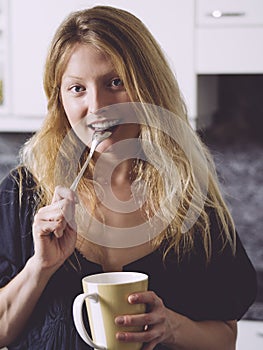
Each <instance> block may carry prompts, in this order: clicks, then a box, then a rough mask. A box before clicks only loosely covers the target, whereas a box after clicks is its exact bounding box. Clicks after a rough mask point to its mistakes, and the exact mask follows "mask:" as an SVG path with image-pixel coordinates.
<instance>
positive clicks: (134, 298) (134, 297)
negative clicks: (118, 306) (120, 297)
mask: <svg viewBox="0 0 263 350" xmlns="http://www.w3.org/2000/svg"><path fill="white" fill-rule="evenodd" d="M138 299H139V297H138V295H137V294H132V295H130V296H129V298H128V300H129V302H130V303H135V302H136V301H138Z"/></svg>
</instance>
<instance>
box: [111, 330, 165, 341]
mask: <svg viewBox="0 0 263 350" xmlns="http://www.w3.org/2000/svg"><path fill="white" fill-rule="evenodd" d="M116 339H117V340H119V341H121V342H128V343H133V342H136V343H151V344H153V343H155V344H158V343H159V340H160V331H159V330H158V328H157V327H154V328H153V329H151V330H147V331H142V332H118V333H117V334H116Z"/></svg>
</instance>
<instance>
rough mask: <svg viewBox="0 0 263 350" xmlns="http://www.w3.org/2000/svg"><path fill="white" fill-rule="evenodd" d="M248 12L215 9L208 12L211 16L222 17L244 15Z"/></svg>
mask: <svg viewBox="0 0 263 350" xmlns="http://www.w3.org/2000/svg"><path fill="white" fill-rule="evenodd" d="M245 15H246V12H222V11H220V10H214V11H212V12H210V13H208V14H207V16H209V17H213V18H221V17H243V16H245Z"/></svg>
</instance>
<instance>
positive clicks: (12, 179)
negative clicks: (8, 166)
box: [0, 166, 35, 192]
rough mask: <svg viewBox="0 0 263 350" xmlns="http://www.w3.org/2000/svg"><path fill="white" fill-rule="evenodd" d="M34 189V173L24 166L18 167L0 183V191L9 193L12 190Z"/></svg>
mask: <svg viewBox="0 0 263 350" xmlns="http://www.w3.org/2000/svg"><path fill="white" fill-rule="evenodd" d="M21 186H22V187H23V188H25V187H26V188H28V189H29V188H33V187H34V186H35V181H34V177H33V175H32V173H31V172H30V171H29V170H28V169H27V168H26V167H24V166H17V167H16V168H13V169H12V170H10V172H9V173H8V174H7V175H6V176H5V177H4V178H3V179H2V180H1V181H0V190H1V192H2V191H5V190H6V191H8V190H11V189H13V190H14V189H19V188H20V189H21Z"/></svg>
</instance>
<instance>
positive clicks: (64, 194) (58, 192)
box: [51, 186, 78, 204]
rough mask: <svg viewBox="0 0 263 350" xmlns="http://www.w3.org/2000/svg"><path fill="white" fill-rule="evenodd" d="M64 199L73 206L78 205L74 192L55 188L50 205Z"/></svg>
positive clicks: (60, 187) (63, 188) (58, 187)
mask: <svg viewBox="0 0 263 350" xmlns="http://www.w3.org/2000/svg"><path fill="white" fill-rule="evenodd" d="M64 198H67V199H68V200H69V201H72V202H73V203H75V204H76V203H78V197H77V195H76V193H75V192H73V191H72V190H70V189H69V188H66V187H62V186H56V188H55V191H54V195H53V198H52V202H51V203H55V202H58V201H60V200H61V199H64Z"/></svg>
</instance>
